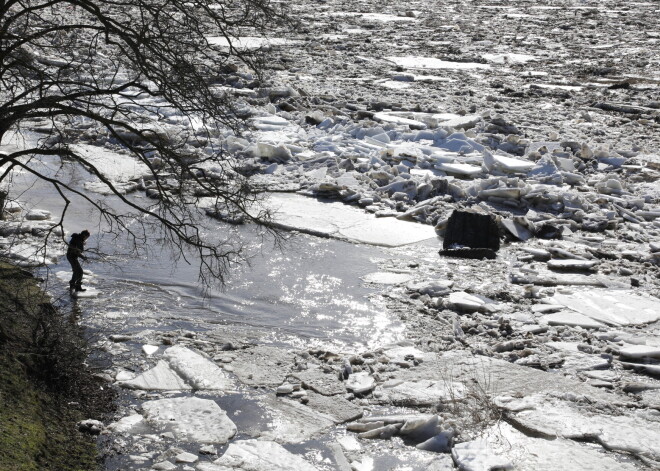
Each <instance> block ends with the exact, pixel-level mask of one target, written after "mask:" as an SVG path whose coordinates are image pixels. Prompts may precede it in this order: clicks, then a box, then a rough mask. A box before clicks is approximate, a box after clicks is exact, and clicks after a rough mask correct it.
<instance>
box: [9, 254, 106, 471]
mask: <svg viewBox="0 0 660 471" xmlns="http://www.w3.org/2000/svg"><path fill="white" fill-rule="evenodd" d="M86 358H87V348H86V342H85V341H84V339H83V337H82V331H81V329H80V328H79V327H78V326H77V324H76V323H75V322H73V321H72V320H70V319H67V318H66V316H64V315H63V314H62V313H60V312H59V311H57V310H55V309H54V308H53V306H52V305H51V303H50V301H49V299H48V298H47V296H46V295H45V294H44V293H43V292H42V291H41V289H40V288H39V285H38V283H37V281H36V280H35V279H34V278H32V277H31V276H30V274H29V273H27V272H25V271H23V270H21V269H19V268H16V267H14V266H11V265H8V264H6V263H3V262H0V469H2V470H6V471H10V470H12V471H14V470H16V471H18V470H20V471H24V470H25V471H28V470H39V471H41V470H57V471H69V470H71V471H74V470H75V471H83V470H95V469H97V467H98V459H97V447H96V443H95V440H94V438H93V437H90V436H88V435H84V434H82V433H80V432H79V431H78V429H77V426H76V423H77V422H78V421H80V420H84V419H88V418H98V417H95V416H98V415H99V414H100V413H101V409H100V407H106V406H107V404H109V403H110V401H109V399H110V398H109V396H108V394H110V393H109V392H105V391H104V390H103V389H102V388H101V384H100V383H99V382H98V381H97V380H96V379H95V378H94V377H93V376H92V374H91V373H90V371H89V370H88V368H86V366H85V364H84V361H85V359H86ZM99 406H100V407H99Z"/></svg>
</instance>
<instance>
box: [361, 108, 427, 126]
mask: <svg viewBox="0 0 660 471" xmlns="http://www.w3.org/2000/svg"><path fill="white" fill-rule="evenodd" d="M373 119H374V120H376V121H381V122H383V123H393V124H400V125H405V126H410V129H426V128H427V126H426V124H425V123H423V122H421V121H417V120H415V119H410V118H404V117H401V116H397V115H396V114H392V113H388V112H381V113H376V114H374V116H373Z"/></svg>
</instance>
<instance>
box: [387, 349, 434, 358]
mask: <svg viewBox="0 0 660 471" xmlns="http://www.w3.org/2000/svg"><path fill="white" fill-rule="evenodd" d="M383 353H384V354H385V355H386V356H387V357H388V358H389V359H390V360H392V361H408V360H407V359H410V358H413V359H415V360H419V361H425V360H426V359H434V358H435V356H434V354H432V353H425V352H423V351H421V350H420V349H418V348H415V347H405V346H401V347H393V348H388V349H386V350H385V351H384V352H383Z"/></svg>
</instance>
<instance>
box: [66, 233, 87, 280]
mask: <svg viewBox="0 0 660 471" xmlns="http://www.w3.org/2000/svg"><path fill="white" fill-rule="evenodd" d="M88 238H89V231H88V230H84V231H82V232H81V233H80V234H72V235H71V240H70V241H69V248H68V250H67V251H66V259H67V260H68V261H69V263H70V264H71V270H73V276H72V277H71V281H69V291H70V292H73V291H87V290H86V289H85V288H83V287H82V279H83V269H82V267H81V266H80V262H79V261H78V259H79V258H82V259H83V260H87V257H85V256H84V255H83V251H84V250H85V242H86V241H87V239H88Z"/></svg>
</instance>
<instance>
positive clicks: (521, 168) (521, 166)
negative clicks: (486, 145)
mask: <svg viewBox="0 0 660 471" xmlns="http://www.w3.org/2000/svg"><path fill="white" fill-rule="evenodd" d="M487 155H488V154H487V153H486V154H484V163H485V164H486V166H490V164H491V163H492V166H493V167H494V168H497V169H499V170H502V171H505V172H529V171H530V170H531V169H533V168H534V167H535V166H536V162H528V161H525V160H519V159H514V158H512V157H504V156H502V155H493V156H492V162H490V161H488V162H487V160H488V159H490V157H486V156H487Z"/></svg>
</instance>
